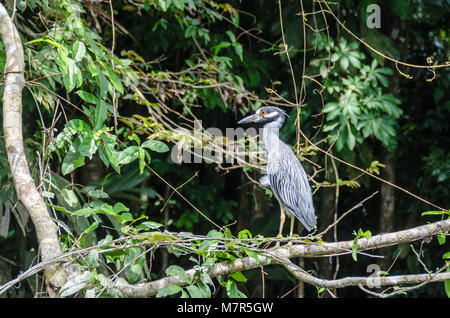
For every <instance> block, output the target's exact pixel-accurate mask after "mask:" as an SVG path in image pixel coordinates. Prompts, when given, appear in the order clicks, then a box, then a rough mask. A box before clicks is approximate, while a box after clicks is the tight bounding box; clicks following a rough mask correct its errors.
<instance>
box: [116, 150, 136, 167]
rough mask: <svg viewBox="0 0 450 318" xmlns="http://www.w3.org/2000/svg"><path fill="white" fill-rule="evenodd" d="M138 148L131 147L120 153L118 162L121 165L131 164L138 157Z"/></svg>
mask: <svg viewBox="0 0 450 318" xmlns="http://www.w3.org/2000/svg"><path fill="white" fill-rule="evenodd" d="M138 151H139V147H138V146H130V147H128V148H126V149H125V150H123V151H121V152H120V153H119V157H118V162H119V164H129V163H130V162H133V161H134V160H136V158H137V157H138Z"/></svg>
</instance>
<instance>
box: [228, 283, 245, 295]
mask: <svg viewBox="0 0 450 318" xmlns="http://www.w3.org/2000/svg"><path fill="white" fill-rule="evenodd" d="M225 289H226V291H227V295H228V297H230V298H245V297H246V296H245V294H244V293H242V292H241V291H239V290H238V288H237V284H236V282H235V281H234V280H231V279H230V280H228V281H227V282H226V284H225Z"/></svg>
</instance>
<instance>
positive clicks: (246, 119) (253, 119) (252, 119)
mask: <svg viewBox="0 0 450 318" xmlns="http://www.w3.org/2000/svg"><path fill="white" fill-rule="evenodd" d="M260 119H261V117H260V116H259V115H257V114H253V115H250V116H247V117H244V118H242V119H241V120H240V121H238V124H239V125H241V124H248V123H256V122H258V121H260Z"/></svg>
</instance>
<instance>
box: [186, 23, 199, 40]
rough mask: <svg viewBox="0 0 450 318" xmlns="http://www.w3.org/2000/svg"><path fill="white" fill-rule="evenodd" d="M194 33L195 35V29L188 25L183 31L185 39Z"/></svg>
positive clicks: (193, 26)
mask: <svg viewBox="0 0 450 318" xmlns="http://www.w3.org/2000/svg"><path fill="white" fill-rule="evenodd" d="M196 33H197V27H196V26H195V25H190V26H188V27H187V28H186V30H185V31H184V37H185V38H186V39H187V38H189V37H191V36H192V35H195V34H196Z"/></svg>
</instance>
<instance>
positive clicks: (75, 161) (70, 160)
mask: <svg viewBox="0 0 450 318" xmlns="http://www.w3.org/2000/svg"><path fill="white" fill-rule="evenodd" d="M82 166H84V156H83V155H80V153H79V152H78V151H77V149H75V147H74V144H72V145H71V146H70V148H69V151H68V152H67V154H66V156H65V157H64V160H63V163H62V166H61V172H62V174H63V175H66V174H68V173H70V172H72V171H73V170H75V169H76V168H79V167H82Z"/></svg>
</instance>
